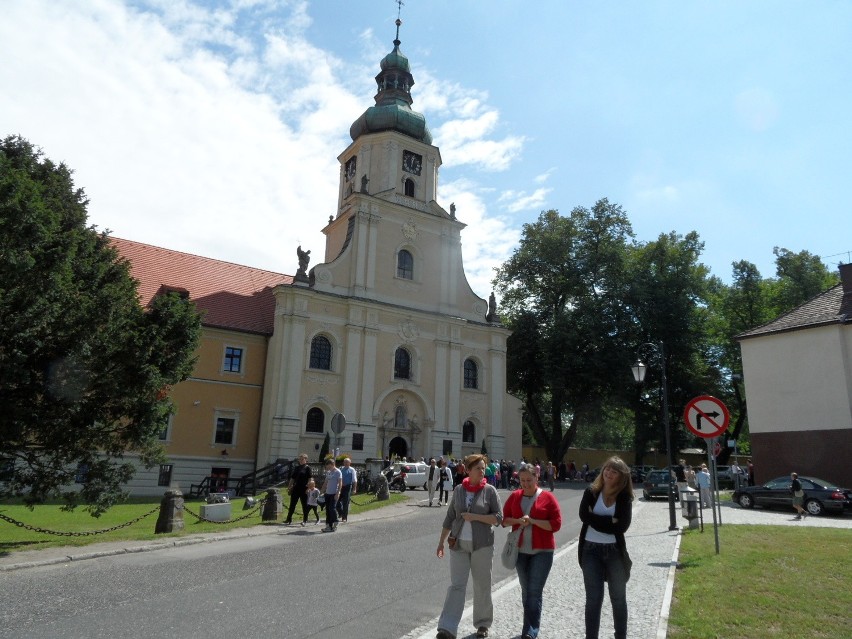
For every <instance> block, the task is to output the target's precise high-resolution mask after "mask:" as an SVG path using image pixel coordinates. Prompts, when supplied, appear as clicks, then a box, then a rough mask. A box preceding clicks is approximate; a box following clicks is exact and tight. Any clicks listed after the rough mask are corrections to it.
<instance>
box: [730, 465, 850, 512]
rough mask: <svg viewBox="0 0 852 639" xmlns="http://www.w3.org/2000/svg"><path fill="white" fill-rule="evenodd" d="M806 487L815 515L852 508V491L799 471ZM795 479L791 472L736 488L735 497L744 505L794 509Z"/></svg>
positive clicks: (809, 502) (735, 500) (806, 496)
mask: <svg viewBox="0 0 852 639" xmlns="http://www.w3.org/2000/svg"><path fill="white" fill-rule="evenodd" d="M799 482H800V483H801V484H802V490H804V491H805V503H804V506H805V509H807V511H808V513H809V514H811V515H822V514H823V513H835V514H842V513H843V511H844V510H852V491H850V490H849V489H848V488H838V487H837V486H835V485H834V484H832V483H831V482H829V481H825V480H824V479H817V478H816V477H802V476H801V475H799ZM792 483H793V480H792V479H790V477H789V476H784V477H776V478H775V479H773V480H772V481H768V482H766V483H765V484H763V486H743V487H742V488H740V489H739V490H735V491H734V494H733V495H732V496H731V499H732V500H733V501H734V502H736V503H738V504H739V505H740V506H742V507H743V508H753V507H754V506H765V507H766V508H785V509H789V510H790V512H792V511H793V495H792V494H791V493H790V486H791V485H792Z"/></svg>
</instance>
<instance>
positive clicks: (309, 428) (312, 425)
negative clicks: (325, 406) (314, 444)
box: [305, 407, 325, 433]
mask: <svg viewBox="0 0 852 639" xmlns="http://www.w3.org/2000/svg"><path fill="white" fill-rule="evenodd" d="M324 431H325V414H324V413H323V412H322V409H319V408H316V407H314V408H312V409H311V410H309V411H308V417H307V419H305V432H306V433H322V432H324Z"/></svg>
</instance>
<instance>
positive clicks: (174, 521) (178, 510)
mask: <svg viewBox="0 0 852 639" xmlns="http://www.w3.org/2000/svg"><path fill="white" fill-rule="evenodd" d="M179 530H183V493H182V492H180V491H179V490H167V491H166V492H165V493H164V494H163V499H162V500H161V501H160V516H159V517H157V525H156V526H155V527H154V533H155V534H158V535H159V534H160V533H170V532H177V531H179Z"/></svg>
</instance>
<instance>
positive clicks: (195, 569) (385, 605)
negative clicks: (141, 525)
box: [0, 483, 585, 639]
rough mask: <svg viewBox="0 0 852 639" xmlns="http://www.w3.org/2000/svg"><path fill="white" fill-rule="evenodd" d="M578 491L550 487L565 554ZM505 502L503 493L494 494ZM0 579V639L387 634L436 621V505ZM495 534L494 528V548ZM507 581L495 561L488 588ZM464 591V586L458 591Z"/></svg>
mask: <svg viewBox="0 0 852 639" xmlns="http://www.w3.org/2000/svg"><path fill="white" fill-rule="evenodd" d="M584 487H585V484H579V483H578V484H574V485H570V486H564V487H559V488H557V489H556V495H557V497H558V498H559V501H560V504H561V506H562V510H563V518H564V523H563V529H562V530H561V531H560V532H559V533H558V535H557V543H558V545H559V546H560V547H561V546H564V545H566V544H567V543H569V542H570V541H571V540H573V539H574V538H576V536H577V535H578V534H579V529H580V526H579V521H578V520H577V516H576V513H577V508H578V507H579V501H580V497H581V496H582V489H583V488H584ZM500 492H501V496H502V497H503V498H504V500H505V496H506V495H507V494H508V492H507V491H500ZM409 494H410V495H411V497H412V499H411V501H410V502H409V506H408V507H409V508H410V512H408V513H406V514H405V515H403V516H400V517H396V518H394V519H373V520H364V521H358V522H352V523H349V524H341V526H340V527H339V529H338V531H337V532H335V533H330V534H322V533H320V532H319V529H320V528H321V527H322V525H320V526H312V525H311V524H308V526H307V527H306V528H302V527H300V526H297V527H287V528H284V527H282V529H281V532H280V534H272V535H263V536H259V537H248V538H241V539H234V540H229V541H227V542H220V543H214V544H200V545H195V546H186V547H180V548H172V549H168V550H158V551H153V552H145V553H137V554H122V555H116V556H110V557H102V558H98V559H93V560H88V561H83V562H71V563H67V564H57V565H52V566H43V567H38V568H33V569H29V570H26V571H15V572H8V573H0V597H2V599H0V601H2V602H3V604H2V607H0V620H1V621H2V623H0V637H4V638H5V637H15V638H18V637H27V638H32V639H37V638H42V637H63V638H65V639H72V638H76V637H80V638H83V637H85V638H91V637H110V638H113V637H122V636H123V637H166V636H182V637H205V638H207V637H311V638H328V639H338V638H339V637H343V636H352V637H376V638H388V639H391V638H396V637H401V636H403V635H405V634H406V633H408V632H410V631H411V630H412V629H414V628H417V627H419V626H421V625H422V624H424V623H426V622H427V621H428V620H430V619H433V618H434V617H436V616H437V615H438V614H440V609H441V606H442V604H443V600H444V595H445V593H446V588H447V584H448V571H449V568H448V565H447V563H448V560H447V559H444V560H439V559H437V557H436V556H435V548H436V546H437V541H438V535H439V532H440V527H441V522H442V521H443V517H444V512H445V510H444V508H443V507H441V508H437V507H433V508H428V507H425V502H424V501H423V499H424V498H425V496H426V493H425V492H423V491H412V492H411V493H409ZM505 534H506V531H505V530H503V529H499V530H498V531H497V538H496V544H495V545H496V547H497V548H500V547H502V543H503V539H504V537H505ZM509 576H510V573H509V571H507V570H505V569H504V568H503V566H502V565H501V564H500V562H499V561H498V560H496V559H495V563H494V579H493V580H494V583H495V584H496V583H499V582H500V581H502V580H503V579H505V578H507V577H509ZM470 594H471V591H470V588H468V595H470Z"/></svg>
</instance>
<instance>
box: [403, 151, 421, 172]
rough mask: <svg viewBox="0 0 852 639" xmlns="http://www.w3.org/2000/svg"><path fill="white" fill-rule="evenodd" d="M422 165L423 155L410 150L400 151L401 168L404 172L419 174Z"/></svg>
mask: <svg viewBox="0 0 852 639" xmlns="http://www.w3.org/2000/svg"><path fill="white" fill-rule="evenodd" d="M422 166H423V156H422V155H418V154H417V153H412V152H411V151H403V152H402V170H403V171H405V172H406V173H413V174H414V175H420V169H421V167H422Z"/></svg>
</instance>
